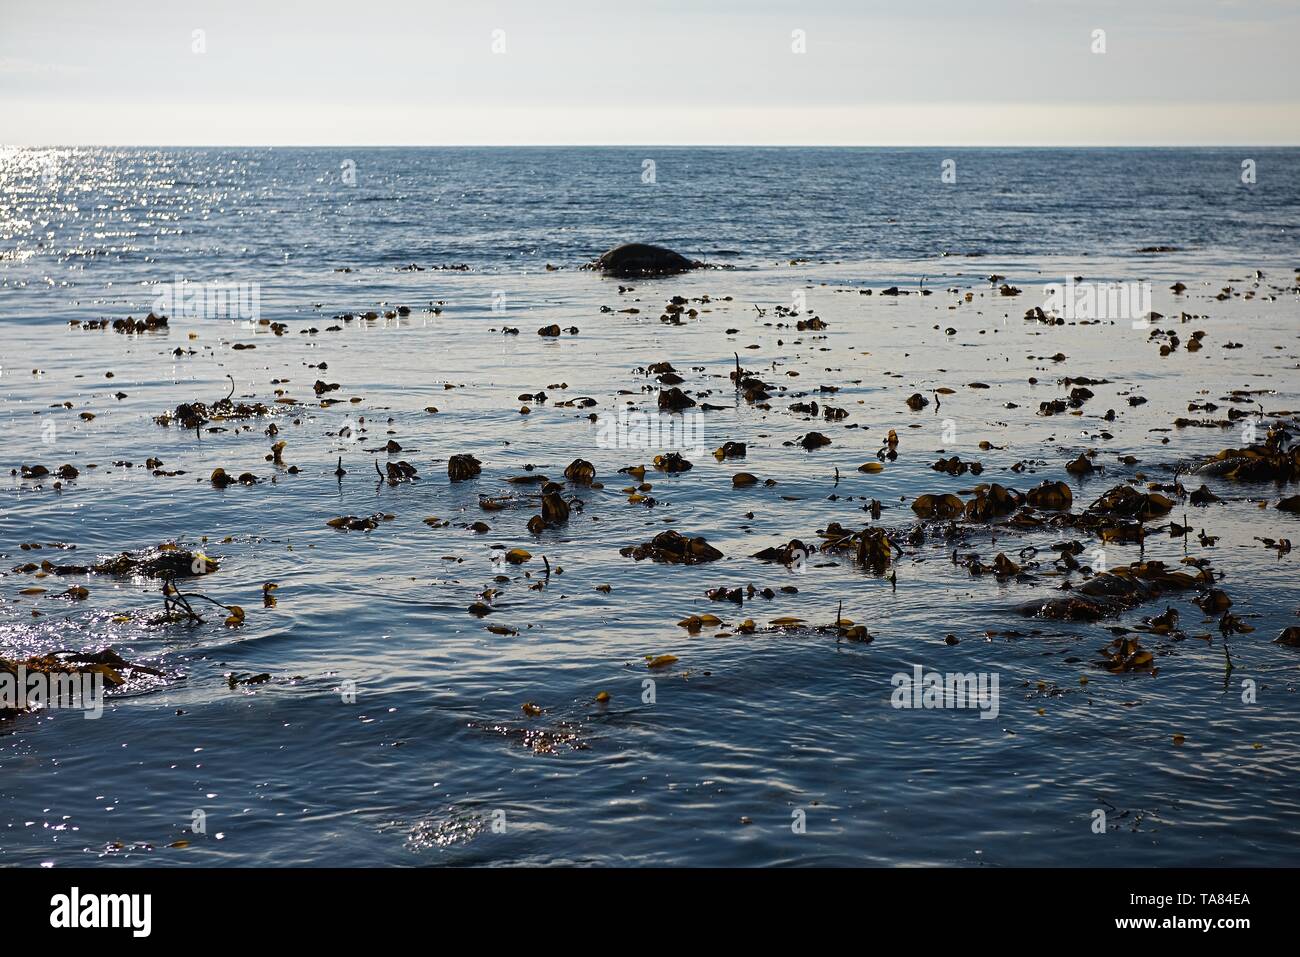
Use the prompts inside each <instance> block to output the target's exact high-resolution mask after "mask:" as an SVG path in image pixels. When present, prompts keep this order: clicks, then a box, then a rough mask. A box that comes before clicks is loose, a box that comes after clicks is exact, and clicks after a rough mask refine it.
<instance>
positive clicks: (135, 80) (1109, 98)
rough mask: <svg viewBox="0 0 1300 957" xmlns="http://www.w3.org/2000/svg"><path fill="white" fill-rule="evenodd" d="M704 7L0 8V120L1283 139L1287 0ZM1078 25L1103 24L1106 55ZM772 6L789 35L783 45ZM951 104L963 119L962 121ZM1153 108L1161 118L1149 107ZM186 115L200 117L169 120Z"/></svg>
mask: <svg viewBox="0 0 1300 957" xmlns="http://www.w3.org/2000/svg"><path fill="white" fill-rule="evenodd" d="M703 6H704V5H701V4H697V3H686V2H683V0H641V2H636V3H629V2H622V3H619V2H610V3H604V4H597V3H593V2H586V0H579V2H569V3H563V2H556V3H553V4H546V5H538V4H525V3H522V2H519V3H516V2H498V3H482V4H475V5H473V6H471V7H468V8H467V7H466V6H465V5H463V4H452V3H417V2H400V0H374V2H370V3H366V4H358V3H356V2H354V0H349V2H341V0H320V2H317V3H313V4H309V5H303V6H301V7H295V6H290V5H283V4H265V3H252V2H247V0H230V2H227V3H221V4H217V3H192V2H189V3H187V2H184V0H180V2H177V3H173V4H162V3H145V2H142V0H122V2H121V3H116V4H112V5H104V4H93V3H87V2H82V0H72V2H70V3H69V4H66V5H65V4H60V5H59V6H58V7H56V8H53V9H48V8H45V7H43V8H41V9H40V10H39V12H38V11H37V10H36V8H35V7H34V6H33V7H31V8H24V9H19V10H17V11H13V12H12V13H11V12H10V11H6V14H5V16H6V20H7V21H10V22H7V24H6V29H5V31H4V34H3V35H2V36H0V106H3V107H4V108H5V110H6V114H7V115H6V123H5V127H6V128H5V129H4V130H3V131H0V138H3V139H4V140H6V141H8V142H21V143H35V142H48V141H51V139H52V140H53V141H57V142H66V143H88V142H114V143H178V144H179V143H193V142H202V143H207V144H217V143H251V142H264V143H279V142H297V143H302V142H308V143H343V142H372V143H463V142H476V143H479V142H482V143H517V142H633V141H637V142H646V141H647V139H646V138H644V136H645V134H649V137H648V141H650V142H687V140H684V139H682V138H681V136H682V135H683V133H684V132H685V131H690V134H691V135H693V136H703V137H704V139H702V140H690V142H718V143H721V142H786V141H787V139H786V136H787V135H788V133H787V131H791V130H794V131H800V130H802V131H804V132H803V134H802V135H805V136H815V135H820V136H834V137H836V138H835V139H826V140H822V139H804V140H800V142H861V143H876V142H890V143H903V142H906V143H921V142H945V143H948V142H982V143H988V142H1005V143H1008V144H1025V143H1037V142H1044V143H1046V142H1052V143H1056V142H1061V140H1059V139H1058V138H1057V133H1056V130H1057V129H1058V128H1068V127H1069V126H1070V125H1072V124H1080V125H1081V124H1084V123H1089V122H1092V118H1091V110H1092V109H1093V108H1096V107H1102V108H1109V109H1111V110H1112V111H1113V114H1114V117H1115V122H1114V123H1112V124H1111V125H1112V126H1114V127H1115V128H1116V129H1121V130H1125V131H1127V132H1125V134H1124V135H1132V136H1141V135H1142V133H1143V128H1144V126H1145V127H1146V128H1148V129H1149V130H1150V131H1151V132H1150V133H1149V134H1148V135H1150V136H1153V137H1154V136H1156V135H1157V134H1158V135H1162V136H1163V135H1169V136H1173V135H1178V136H1183V137H1186V138H1185V139H1183V140H1180V141H1182V142H1197V143H1204V142H1229V141H1239V140H1237V139H1234V138H1235V137H1240V136H1242V135H1246V134H1247V132H1248V134H1249V135H1250V136H1252V137H1255V138H1256V141H1260V139H1261V138H1262V139H1263V140H1265V141H1268V142H1291V141H1294V138H1295V135H1296V134H1295V132H1294V131H1295V130H1296V129H1297V128H1298V127H1297V125H1296V123H1295V119H1296V116H1297V111H1296V102H1297V100H1300V92H1298V91H1300V66H1298V65H1297V62H1296V61H1297V58H1295V57H1294V56H1292V55H1291V51H1290V49H1289V46H1288V43H1289V38H1290V37H1292V36H1294V28H1295V26H1296V25H1297V11H1296V10H1295V9H1294V5H1290V4H1286V3H1280V2H1277V3H1275V2H1269V0H1259V2H1252V3H1225V2H1211V0H1183V2H1178V3H1175V2H1173V0H1151V2H1147V3H1143V4H1132V3H1119V2H1089V3H1069V2H1053V3H1046V2H1034V0H991V2H987V3H980V4H968V3H958V2H955V0H932V2H929V3H926V2H916V0H913V2H897V3H887V2H874V3H863V2H855V3H849V2H838V0H821V2H812V3H793V2H774V0H760V2H757V3H754V2H751V3H744V4H741V3H733V2H720V3H712V4H709V5H708V6H707V9H702V8H703ZM196 29H202V30H203V31H204V37H205V43H204V52H202V53H195V52H193V50H192V33H193V31H194V30H196ZM1094 29H1104V30H1105V31H1106V39H1107V44H1106V53H1105V54H1103V55H1097V54H1095V53H1093V52H1091V49H1090V38H1091V36H1092V31H1093V30H1094ZM795 30H801V31H803V35H804V37H806V52H803V53H796V52H794V50H793V48H792V47H793V44H792V34H793V31H795ZM496 31H500V32H499V33H497V32H496ZM494 38H499V39H500V41H501V42H500V43H496V42H495V40H494ZM498 48H499V49H498ZM909 108H910V109H909ZM1053 109H1055V110H1056V111H1057V112H1056V113H1055V114H1053V113H1052V112H1051V111H1052V110H1053ZM1143 116H1145V117H1147V120H1146V122H1145V123H1144V122H1143V121H1142V117H1143ZM909 117H918V118H920V119H910V118H909ZM972 117H981V118H984V119H983V122H984V123H985V124H986V129H983V130H981V129H979V128H975V129H969V130H968V129H967V128H968V127H972V126H975V124H973V123H971V122H970V120H971V118H972ZM1171 118H1177V121H1178V122H1179V123H1181V124H1183V125H1182V127H1181V129H1174V130H1168V131H1166V127H1168V126H1170V120H1171ZM1044 120H1046V121H1047V122H1044ZM881 123H887V124H889V125H890V127H891V128H890V129H888V130H885V131H884V132H885V133H886V134H887V135H885V136H884V137H883V138H882V136H881V130H880V129H879V128H878V125H879V124H881ZM927 124H937V128H936V127H935V126H930V125H927ZM1243 124H1244V125H1243ZM196 125H197V126H198V127H199V130H200V131H202V132H205V133H206V137H205V138H203V139H201V140H193V139H187V138H180V137H182V136H183V135H185V136H188V135H192V134H188V133H185V134H183V133H182V131H184V130H189V129H192V128H193V127H195V126H196ZM944 129H952V130H954V133H953V134H951V135H943V131H944ZM852 130H857V131H858V132H857V136H856V138H855V137H853V136H849V138H844V137H845V131H852ZM362 131H364V137H362V135H361V132H362ZM1162 131H1164V132H1162ZM543 133H545V134H547V135H546V137H545V139H528V138H524V137H525V134H527V136H531V137H537V136H540V135H542V134H543ZM936 133H937V134H940V135H939V136H938V139H936V138H935V135H936ZM634 134H636V135H638V139H636V140H626V139H614V138H613V137H615V136H616V135H617V136H632V135H634ZM976 134H979V136H980V138H979V139H978V140H975V139H953V138H952V136H956V135H961V136H963V137H970V136H975V135H976ZM160 135H161V136H162V137H163V138H162V139H159V138H158V137H159V136H160ZM106 136H109V137H110V138H108V139H105V137H106ZM1166 141H1167V140H1157V139H1132V140H1130V139H1123V140H1120V139H1113V140H1102V141H1101V142H1166ZM1075 142H1088V143H1092V142H1098V141H1097V140H1095V139H1094V138H1092V137H1091V136H1088V137H1086V138H1081V139H1079V140H1076V141H1075Z"/></svg>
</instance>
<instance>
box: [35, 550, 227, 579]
mask: <svg viewBox="0 0 1300 957" xmlns="http://www.w3.org/2000/svg"><path fill="white" fill-rule="evenodd" d="M218 567H220V566H219V564H218V562H217V560H216V559H214V558H210V557H208V556H207V555H204V554H203V553H202V552H195V551H190V550H189V549H186V548H181V547H180V546H179V545H175V544H172V543H170V542H164V543H163V544H161V545H158V546H156V547H154V548H147V549H144V550H142V551H136V552H121V553H120V554H118V555H115V556H113V557H112V558H107V559H104V560H102V561H99V562H96V563H95V564H94V565H59V564H55V563H54V562H51V561H48V560H47V561H43V562H41V564H40V565H39V566H37V565H35V564H30V565H23V566H19V567H18V568H15V569H14V571H15V572H31V571H36V570H37V569H38V568H39V569H40V571H42V572H44V573H45V574H47V575H90V574H95V575H118V576H122V577H128V576H136V575H139V576H142V577H145V578H191V577H198V576H200V575H209V574H211V573H212V572H214V571H216V570H217V568H218Z"/></svg>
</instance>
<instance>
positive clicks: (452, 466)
mask: <svg viewBox="0 0 1300 957" xmlns="http://www.w3.org/2000/svg"><path fill="white" fill-rule="evenodd" d="M482 471H483V466H482V463H480V462H479V460H478V459H476V458H474V456H472V455H469V454H465V455H453V456H452V457H451V458H449V459H448V460H447V477H448V478H450V479H451V480H452V481H453V482H463V481H465V480H466V479H472V478H475V477H477V476H478V475H479V474H481V473H482Z"/></svg>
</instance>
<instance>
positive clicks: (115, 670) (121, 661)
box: [0, 648, 163, 720]
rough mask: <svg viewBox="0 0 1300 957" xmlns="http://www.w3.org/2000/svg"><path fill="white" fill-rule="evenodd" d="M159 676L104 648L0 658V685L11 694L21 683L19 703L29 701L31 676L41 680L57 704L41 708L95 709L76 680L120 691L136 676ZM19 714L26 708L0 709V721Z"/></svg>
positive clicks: (46, 703) (159, 673) (83, 685)
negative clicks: (5, 685) (89, 680)
mask: <svg viewBox="0 0 1300 957" xmlns="http://www.w3.org/2000/svg"><path fill="white" fill-rule="evenodd" d="M162 674H163V673H162V672H161V671H157V670H155V669H153V668H147V667H145V666H144V665H139V664H134V663H132V662H129V661H127V660H126V659H125V658H123V657H122V656H121V655H119V654H118V653H117V652H116V651H114V650H113V649H112V648H104V649H103V650H101V651H96V652H56V653H51V654H45V655H33V656H31V657H29V658H6V657H3V656H0V675H4V676H6V677H5V679H4V681H5V682H6V683H9V684H12V685H14V687H15V690H16V689H17V683H18V682H21V683H22V700H30V699H29V697H28V696H29V695H30V694H31V691H30V688H31V685H30V681H31V678H32V676H34V675H42V676H44V679H45V682H44V683H45V684H46V685H47V686H48V693H49V694H50V696H51V698H52V699H57V700H49V701H46V700H41V705H42V706H46V705H48V704H56V703H61V704H67V705H75V706H79V707H83V708H86V709H87V710H91V709H94V708H95V707H97V706H96V705H94V704H93V703H92V700H89V699H90V695H89V694H88V693H87V690H88V688H87V685H86V684H85V682H84V681H78V680H77V679H78V678H79V677H81V676H95V675H98V676H99V678H100V681H102V684H101V685H100V687H102V688H121V687H122V686H124V685H126V684H127V683H128V682H129V681H130V680H131V679H132V678H134V677H135V676H136V675H149V676H152V677H162ZM93 687H94V686H93V685H90V686H89V690H90V691H92V692H93ZM23 710H30V708H26V709H18V708H5V707H2V706H0V720H3V719H5V718H11V717H13V716H15V715H16V714H19V713H21V712H22V711H23Z"/></svg>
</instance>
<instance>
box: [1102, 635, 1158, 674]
mask: <svg viewBox="0 0 1300 957" xmlns="http://www.w3.org/2000/svg"><path fill="white" fill-rule="evenodd" d="M1101 654H1102V660H1101V661H1099V662H1097V665H1098V667H1100V668H1104V669H1105V670H1107V671H1109V672H1110V673H1111V674H1123V673H1125V672H1129V671H1147V672H1150V673H1151V674H1155V668H1154V667H1153V666H1154V664H1155V660H1156V656H1155V655H1154V654H1152V653H1151V652H1150V651H1147V650H1146V649H1145V648H1143V647H1142V646H1141V645H1140V644H1139V643H1138V639H1137V638H1135V637H1132V636H1128V637H1122V638H1116V639H1115V640H1114V641H1112V642H1111V643H1110V644H1108V645H1106V647H1104V648H1102V649H1101Z"/></svg>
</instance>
